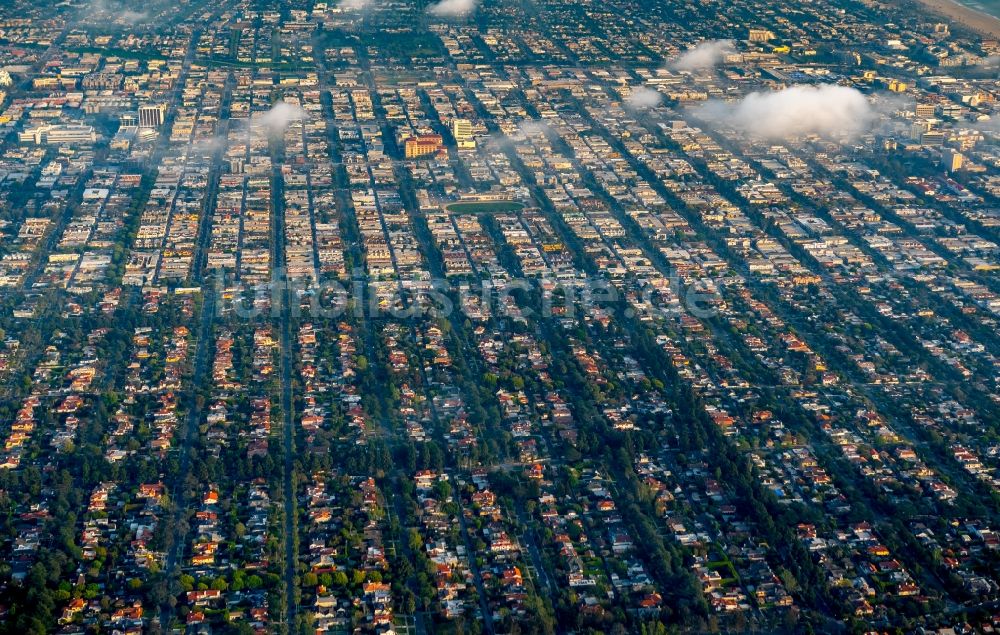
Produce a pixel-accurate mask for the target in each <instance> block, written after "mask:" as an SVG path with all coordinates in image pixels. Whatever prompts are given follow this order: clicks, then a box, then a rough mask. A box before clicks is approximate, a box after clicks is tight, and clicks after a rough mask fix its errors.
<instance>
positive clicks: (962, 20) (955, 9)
mask: <svg viewBox="0 0 1000 635" xmlns="http://www.w3.org/2000/svg"><path fill="white" fill-rule="evenodd" d="M915 2H916V4H918V5H920V6H922V7H924V8H925V9H926V10H927V11H928V12H929V13H933V14H936V15H938V16H940V17H943V18H945V19H947V20H950V21H952V22H955V23H956V24H957V25H959V26H962V27H964V28H966V29H969V30H970V31H974V32H976V33H978V34H979V35H982V36H986V37H992V38H997V39H1000V18H997V17H994V16H992V15H990V14H988V13H984V12H982V11H977V10H976V9H973V8H971V7H967V6H965V5H964V4H961V3H960V2H958V0H915Z"/></svg>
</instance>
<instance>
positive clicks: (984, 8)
mask: <svg viewBox="0 0 1000 635" xmlns="http://www.w3.org/2000/svg"><path fill="white" fill-rule="evenodd" d="M957 1H958V2H959V4H963V5H965V6H967V7H969V8H970V9H975V10H976V11H980V12H982V13H988V14H989V15H992V16H994V17H997V18H1000V0H957Z"/></svg>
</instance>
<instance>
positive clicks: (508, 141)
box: [483, 119, 553, 150]
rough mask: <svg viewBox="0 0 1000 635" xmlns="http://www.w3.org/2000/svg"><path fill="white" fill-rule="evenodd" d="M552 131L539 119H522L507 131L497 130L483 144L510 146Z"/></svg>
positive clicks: (500, 147)
mask: <svg viewBox="0 0 1000 635" xmlns="http://www.w3.org/2000/svg"><path fill="white" fill-rule="evenodd" d="M551 132H553V130H552V127H551V126H550V125H549V124H547V123H546V122H544V121H541V120H539V119H523V120H521V121H520V122H519V123H518V124H517V127H516V128H514V129H513V130H510V131H509V132H506V133H504V132H497V133H494V134H492V135H490V136H489V137H487V138H486V139H485V140H484V141H483V145H485V146H486V147H489V148H496V149H498V150H499V149H503V148H507V147H511V146H513V145H514V144H516V143H523V142H526V141H528V140H529V139H530V138H531V137H537V136H547V135H548V134H549V133H551Z"/></svg>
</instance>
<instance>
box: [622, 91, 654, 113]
mask: <svg viewBox="0 0 1000 635" xmlns="http://www.w3.org/2000/svg"><path fill="white" fill-rule="evenodd" d="M662 103H663V93H661V92H660V91H658V90H654V89H652V88H647V87H645V86H636V87H635V88H633V89H632V92H631V93H629V95H628V97H626V98H625V107H626V108H630V109H632V110H647V109H649V108H656V107H657V106H659V105H660V104H662Z"/></svg>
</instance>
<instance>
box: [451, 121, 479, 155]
mask: <svg viewBox="0 0 1000 635" xmlns="http://www.w3.org/2000/svg"><path fill="white" fill-rule="evenodd" d="M451 134H452V136H454V137H455V143H457V144H458V147H459V148H462V149H472V148H475V147H476V135H475V132H474V131H473V129H472V122H471V121H469V120H468V119H455V120H454V121H452V122H451Z"/></svg>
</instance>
